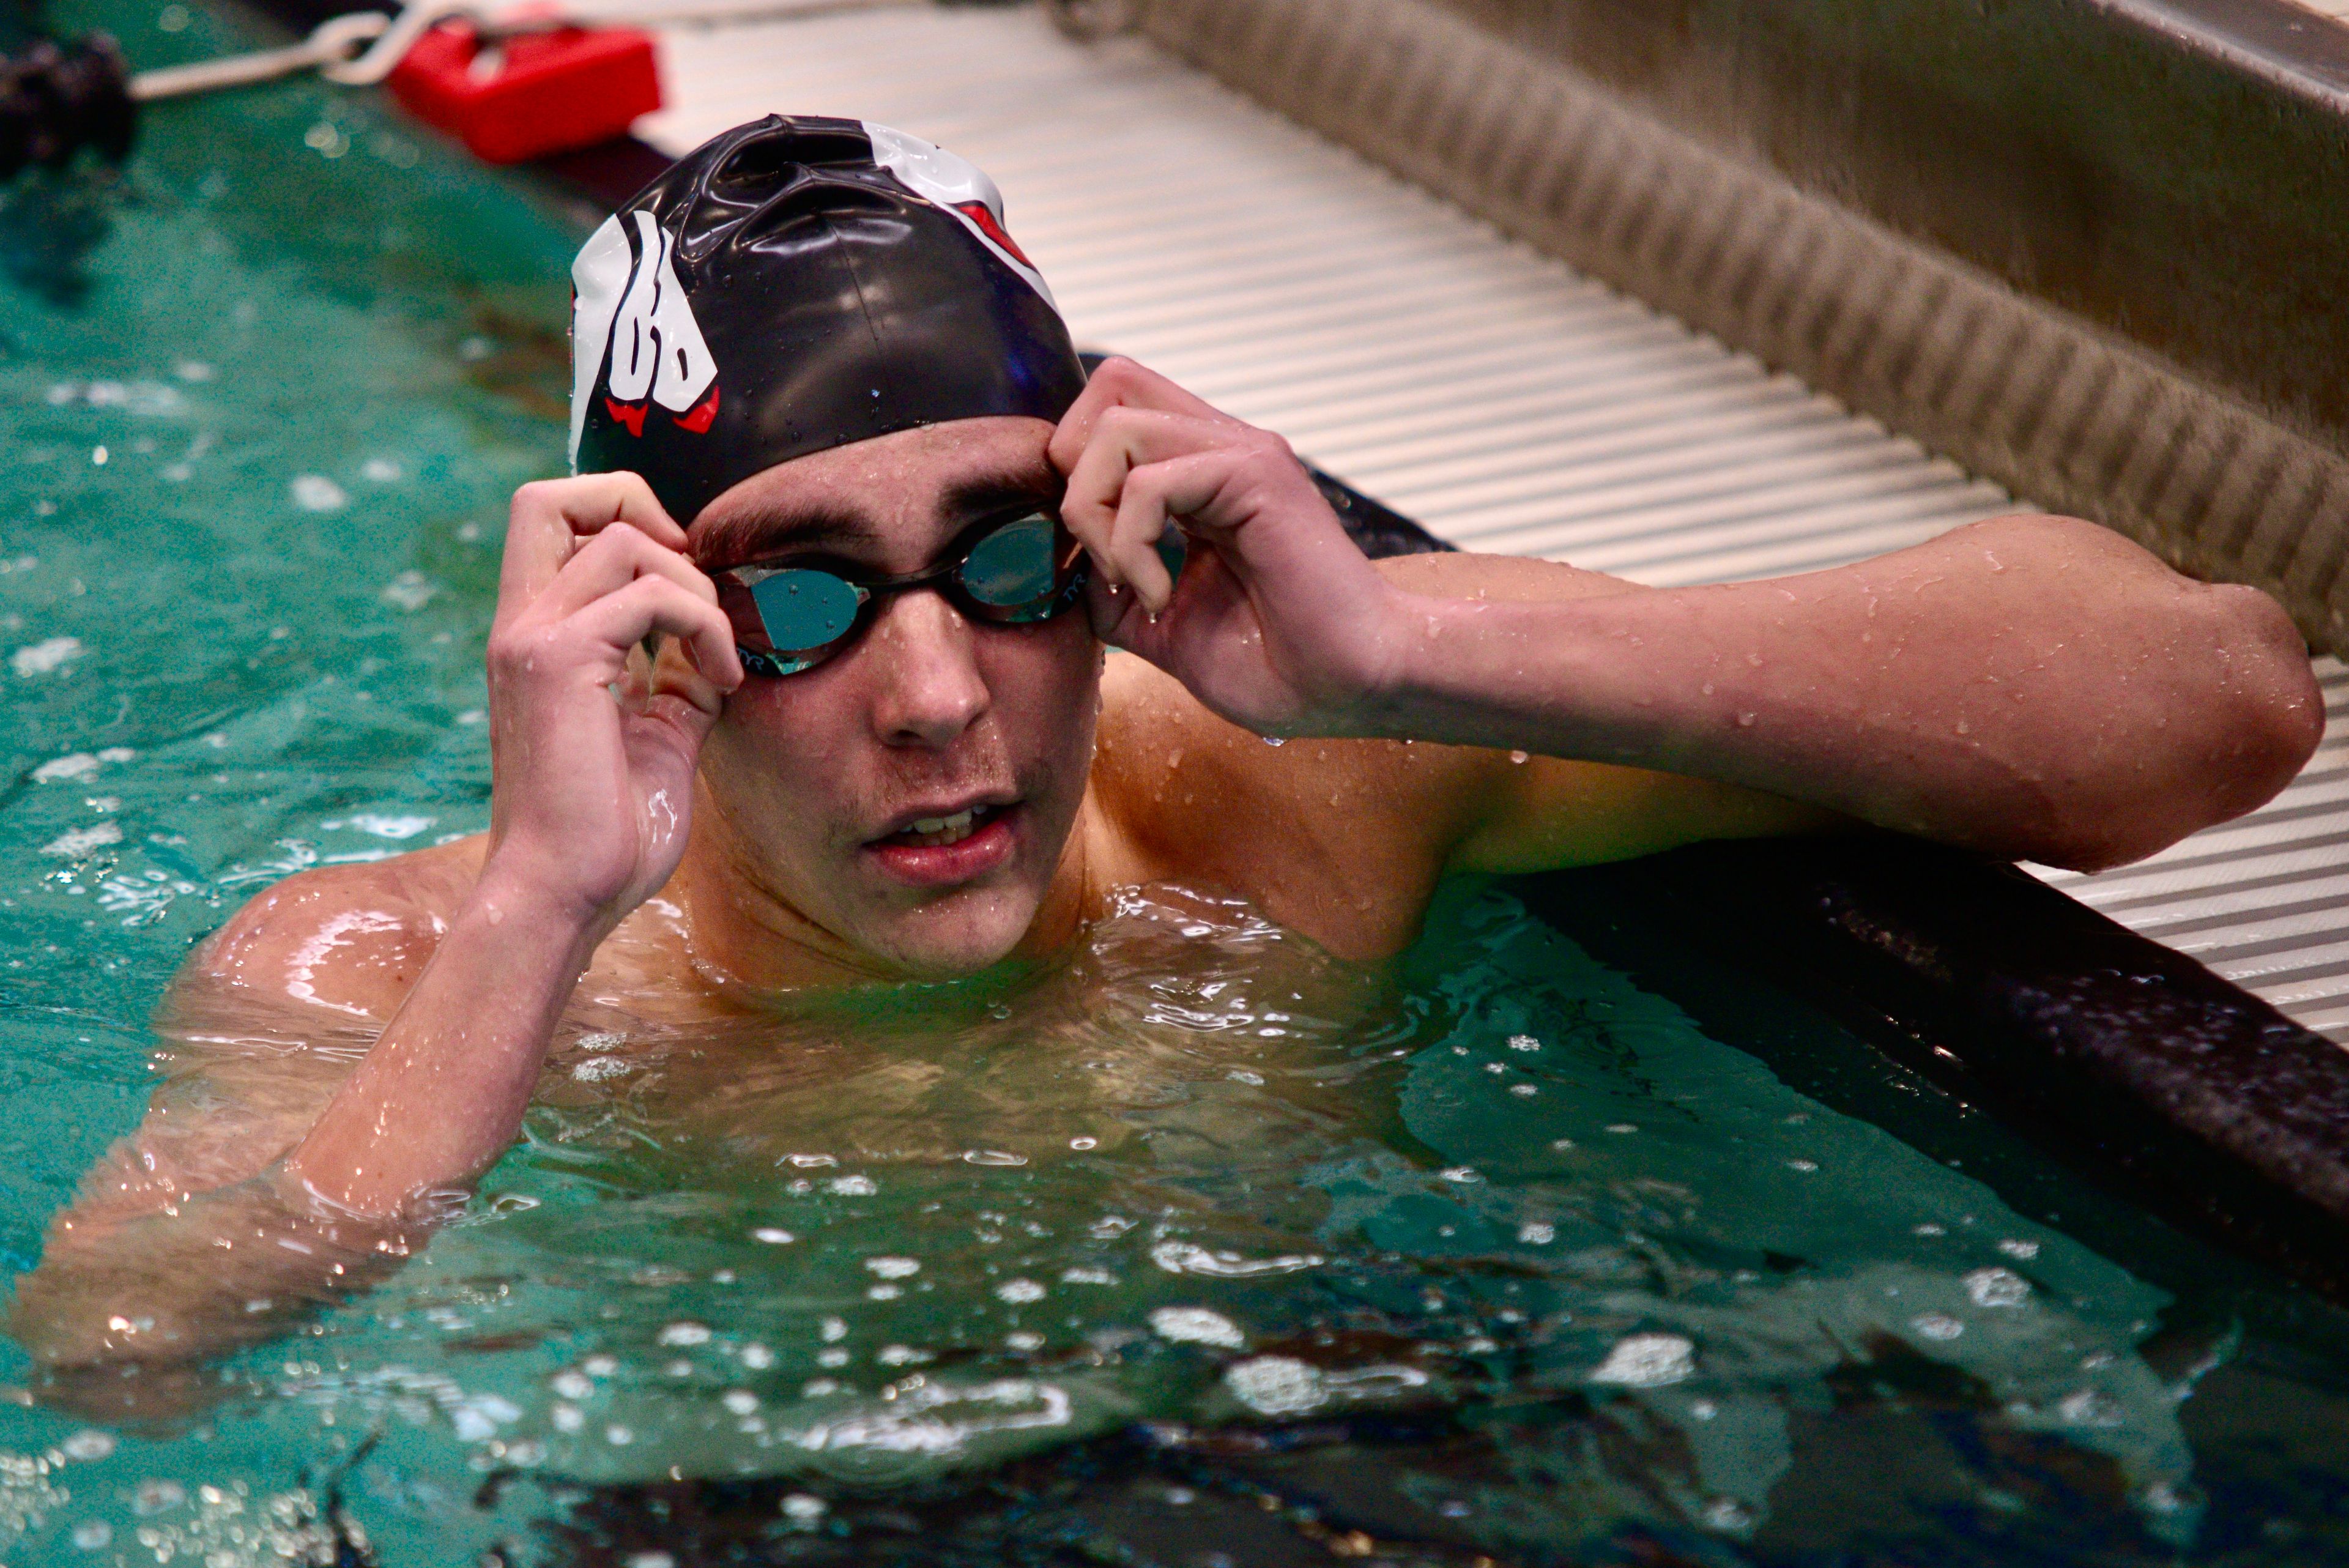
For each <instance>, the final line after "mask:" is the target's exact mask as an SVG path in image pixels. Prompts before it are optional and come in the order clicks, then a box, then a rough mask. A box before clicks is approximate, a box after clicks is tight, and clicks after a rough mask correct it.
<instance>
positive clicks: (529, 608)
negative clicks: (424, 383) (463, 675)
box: [483, 473, 742, 940]
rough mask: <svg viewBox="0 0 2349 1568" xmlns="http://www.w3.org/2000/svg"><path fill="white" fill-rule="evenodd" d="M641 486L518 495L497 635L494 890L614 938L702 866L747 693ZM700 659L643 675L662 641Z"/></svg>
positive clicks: (593, 485)
mask: <svg viewBox="0 0 2349 1568" xmlns="http://www.w3.org/2000/svg"><path fill="white" fill-rule="evenodd" d="M684 547H685V530H684V529H682V528H680V527H678V525H677V524H676V523H675V522H674V521H672V520H671V519H670V517H669V516H668V514H667V513H666V512H664V511H663V510H662V509H661V505H660V504H659V503H658V502H657V501H656V500H654V499H653V493H652V491H651V489H650V487H649V486H647V484H646V483H645V482H644V481H643V480H641V479H639V478H638V477H636V475H635V474H633V473H595V474H583V475H581V476H579V477H578V478H575V479H557V480H547V481H543V482H541V483H535V484H526V485H523V487H522V488H521V489H520V490H518V491H516V492H515V493H514V498H513V509H512V521H511V522H510V523H509V524H508V529H507V534H506V551H505V566H504V569H503V572H502V576H501V577H500V580H499V584H498V609H497V618H496V620H495V622H494V623H493V625H492V628H491V631H490V648H489V677H490V753H491V762H492V774H493V777H494V786H493V794H492V806H491V814H490V854H489V858H488V860H487V862H486V863H485V866H484V869H483V882H484V885H485V886H491V885H495V886H508V887H511V886H514V885H516V884H517V883H518V884H519V885H520V886H521V887H522V888H526V889H527V890H528V893H529V894H530V895H531V897H532V898H533V902H536V901H538V900H550V901H552V903H553V905H554V909H556V910H558V911H560V912H561V913H562V914H564V915H570V916H573V917H574V918H575V919H577V920H578V921H579V922H580V923H581V924H582V926H583V929H588V930H590V931H592V932H593V934H594V936H595V939H597V940H600V939H601V937H602V936H603V935H604V934H605V932H607V931H608V930H610V929H611V928H612V927H613V926H614V925H616V924H617V923H618V922H619V920H620V919H622V918H623V917H625V916H626V914H627V913H628V912H629V911H630V910H631V909H635V908H636V906H637V905H638V904H639V903H641V902H643V901H644V899H645V898H647V897H649V896H650V895H651V894H652V893H654V892H655V891H657V889H658V888H660V886H661V884H662V883H664V882H666V881H667V880H668V878H669V875H670V873H671V872H673V871H675V870H676V869H677V864H678V859H679V858H680V857H682V856H683V855H684V853H685V843H686V833H687V828H688V825H689V814H690V809H691V803H692V799H693V774H694V766H695V763H696V762H697V760H698V758H699V756H700V753H701V743H702V742H703V740H704V739H705V738H706V737H707V736H708V735H709V729H710V726H711V725H712V724H714V723H715V722H717V719H718V711H719V704H720V702H721V701H722V700H723V698H724V695H725V693H727V692H729V691H732V690H733V689H734V688H735V687H737V686H739V685H740V684H741V682H742V665H741V660H740V658H739V657H738V656H737V655H736V653H735V651H734V634H733V631H732V630H731V628H730V627H729V626H728V624H727V621H726V617H725V615H724V614H723V613H722V612H721V611H720V610H719V607H718V590H717V588H716V587H713V586H712V585H711V583H710V581H709V577H708V576H705V575H703V573H702V572H701V570H700V569H699V568H698V567H697V566H694V565H693V563H692V562H690V561H688V559H686V557H685V556H684V555H683V554H682V553H681V552H682V551H683V549H684ZM654 633H661V634H664V635H666V636H667V637H670V638H673V639H677V642H678V645H679V646H680V647H681V648H682V649H684V652H685V654H686V657H684V658H678V657H673V656H672V657H665V658H662V659H657V660H654V661H649V662H648V661H647V659H644V658H643V657H641V656H637V657H636V658H634V659H632V658H631V655H634V654H636V653H637V649H638V647H639V645H640V644H642V643H643V642H644V641H645V639H647V637H649V636H651V635H652V634H654Z"/></svg>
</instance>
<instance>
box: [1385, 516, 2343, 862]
mask: <svg viewBox="0 0 2349 1568" xmlns="http://www.w3.org/2000/svg"><path fill="white" fill-rule="evenodd" d="M1455 563H1456V564H1455ZM1383 575H1384V576H1386V578H1387V580H1388V582H1389V583H1390V584H1392V586H1393V587H1396V588H1398V589H1400V590H1402V592H1401V596H1400V598H1399V600H1398V602H1397V603H1396V604H1395V605H1394V607H1393V609H1394V617H1393V620H1392V627H1393V628H1394V629H1393V632H1392V642H1391V647H1392V659H1391V660H1390V661H1389V662H1388V664H1387V666H1386V668H1385V669H1384V670H1383V671H1382V672H1381V678H1380V679H1379V680H1378V682H1377V683H1376V687H1375V690H1374V691H1371V692H1368V693H1366V694H1365V696H1366V698H1367V702H1366V707H1367V708H1368V709H1369V710H1370V711H1371V716H1370V717H1369V718H1368V720H1367V722H1365V723H1364V724H1363V726H1362V727H1363V728H1365V729H1368V730H1370V731H1371V732H1386V733H1404V734H1416V735H1419V736H1422V737H1426V738H1432V739H1440V740H1444V741H1447V742H1455V743H1461V744H1466V745H1475V746H1487V747H1508V748H1516V749H1520V750H1524V751H1527V752H1531V753H1540V754H1543V755H1547V756H1551V757H1560V758H1574V759H1580V760H1583V761H1586V762H1600V763H1620V764H1626V765H1628V766H1630V767H1633V768H1638V769H1642V770H1655V771H1660V772H1661V773H1664V774H1671V775H1675V776H1677V777H1679V778H1682V779H1685V780H1688V781H1691V784H1679V785H1674V784H1663V783H1661V782H1658V783H1654V784H1646V785H1642V786H1640V787H1641V789H1642V790H1643V791H1644V792H1645V793H1646V794H1649V795H1650V797H1651V809H1652V811H1653V812H1654V813H1655V814H1656V820H1655V822H1654V824H1653V826H1654V828H1655V829H1657V830H1659V831H1661V832H1662V833H1663V834H1664V835H1665V836H1669V837H1671V838H1675V839H1678V838H1682V837H1707V836H1730V835H1737V834H1747V833H1752V832H1755V831H1786V830H1791V829H1795V828H1799V827H1801V826H1812V825H1816V824H1819V823H1821V822H1823V821H1827V820H1832V819H1834V818H1835V817H1838V816H1839V817H1842V818H1846V819H1857V820H1858V821H1862V822H1867V823H1870V824H1873V825H1875V826H1879V827H1887V828H1891V829H1894V830H1897V831H1899V832H1904V833H1910V834H1916V835H1920V836H1926V837H1930V838H1936V839H1940V840H1942V841H1944V842H1948V843H1953V844H1958V845H1961V846H1967V847H1971V848H1976V849H1981V850H1984V851H1987V852H1989V853H1992V854H1994V855H1998V856H2001V857H2010V858H2018V859H2023V858H2027V859H2032V860H2036V861H2040V862H2043V863H2045V864H2049V865H2056V866H2068V867H2081V868H2094V867H2103V866H2110V865H2116V864H2119V863H2121V862H2124V861H2127V860H2132V859H2136V858H2137V857H2142V856H2145V855H2148V854H2151V853H2153V852H2154V851H2155V850H2157V849H2159V848H2161V847H2163V846H2167V845H2168V844H2170V843H2172V842H2174V841H2176V840H2177V839H2178V838H2180V837H2183V836H2185V835H2187V834H2189V833H2191V832H2193V831H2195V830H2196V829H2198V828H2200V827H2203V826H2208V825H2209V824H2211V823H2214V822H2220V821H2224V820H2226V819H2227V818H2229V817H2231V816H2235V815H2240V814H2241V813H2243V812H2245V811H2248V810H2250V809H2251V808H2252V807H2253V806H2256V805H2259V804H2261V802H2263V801H2265V800H2267V799H2268V798H2269V797H2270V796H2271V795H2272V794H2274V793H2275V792H2276V791H2277V790H2278V789H2281V788H2282V786H2283V785H2284V784H2286V783H2288V782H2289V781H2290V780H2291V778H2292V775H2293V774H2294V773H2296V772H2297V771H2298V769H2299V768H2300V766H2301V765H2302V763H2304V762H2305V761H2306V760H2307V758H2308V756H2309V754H2310V753H2311V752H2312V751H2313V748H2314V746H2315V743H2316V741H2317V739H2318V737H2319V735H2320V734H2321V732H2322V726H2323V707H2322V701H2321V698H2320V696H2319V693H2318V691H2317V690H2316V686H2315V682H2314V680H2313V676H2312V674H2311V673H2310V670H2309V665H2308V659H2307V655H2306V651H2305V649H2303V647H2302V643H2301V641H2300V639H2299V636H2298V634H2297V633H2296V632H2295V631H2294V629H2293V628H2292V624H2291V622H2290V620H2289V619H2288V618H2286V617H2285V616H2284V614H2283V612H2282V610H2281V609H2280V608H2278V607H2277V606H2276V605H2275V604H2274V602H2273V601H2272V600H2271V599H2269V598H2267V597H2265V596H2264V595H2262V594H2260V593H2258V592H2256V591H2255V590H2253V589H2250V588H2244V587H2223V586H2220V587H2213V586H2210V585H2206V584H2201V583H2197V582H2194V581H2192V580H2190V579H2189V578H2186V577H2183V576H2178V574H2177V573H2174V572H2172V571H2170V570H2169V568H2168V567H2167V566H2163V565H2162V564H2161V563H2160V562H2159V561H2158V560H2156V559H2155V558H2154V557H2153V556H2150V555H2148V554H2147V553H2146V552H2145V551H2143V550H2141V549H2139V548H2137V546H2136V545H2131V544H2129V543H2127V541H2126V540H2123V539H2121V538H2120V537H2119V536H2118V535H2115V534H2112V533H2110V532H2109V531H2107V530H2106V529H2103V528H2100V527H2097V526H2095V525H2094V524H2087V523H2083V522H2079V521H2077V520H2075V519H2068V518H2057V517H2032V516H2017V517H2006V518H1998V519H1994V520H1992V521H1990V522H1986V523H1980V524H1972V525H1971V526H1969V527H1965V528H1961V529H1957V530H1955V531H1953V532H1951V533H1950V534H1947V535H1942V536H1941V537H1940V538H1938V539H1935V540H1932V541H1930V542H1929V543H1927V544H1924V545H1918V546H1916V547H1914V548H1912V549H1909V550H1903V551H1900V552H1898V553H1896V554H1894V555H1890V556H1881V557H1878V558H1877V559H1875V560H1871V561H1867V562H1862V563H1859V564H1857V565H1855V566H1844V567H1838V568H1836V569H1834V570H1830V571H1824V572H1815V573H1810V574H1807V575H1806V576H1797V577H1788V578H1780V579H1775V580H1769V581H1763V582H1754V583H1739V584H1730V585H1724V586H1720V587H1699V588H1680V589H1646V588H1638V587H1631V586H1630V585H1610V586H1609V587H1604V588H1601V587H1598V586H1596V585H1594V584H1593V583H1592V582H1591V580H1590V579H1591V576H1592V575H1591V574H1587V573H1573V572H1571V570H1570V568H1560V567H1555V566H1547V565H1545V564H1542V563H1537V562H1520V561H1511V562H1506V563H1503V562H1495V561H1493V560H1492V559H1491V558H1482V559H1480V558H1477V557H1464V558H1461V557H1454V558H1450V559H1444V558H1436V557H1421V558H1418V559H1416V560H1414V561H1412V562H1404V563H1393V564H1391V565H1390V566H1389V567H1388V568H1387V569H1386V570H1385V572H1384V573H1383ZM1480 594H1481V596H1482V597H1478V596H1479V595H1480ZM1487 771H1488V772H1489V773H1491V774H1493V776H1494V777H1495V778H1497V779H1500V780H1502V781H1503V782H1502V783H1501V784H1500V786H1499V790H1498V793H1497V794H1496V795H1495V805H1496V809H1495V811H1494V812H1492V813H1491V814H1489V815H1487V817H1486V819H1485V823H1484V824H1483V826H1481V827H1480V829H1479V831H1478V833H1477V835H1476V836H1474V837H1473V838H1472V839H1471V840H1470V841H1468V842H1467V843H1466V844H1465V845H1464V850H1463V853H1464V856H1465V857H1467V858H1468V859H1469V860H1470V861H1471V862H1490V861H1500V862H1503V863H1510V862H1522V861H1524V860H1525V859H1526V858H1527V857H1528V856H1529V855H1530V856H1531V857H1533V858H1539V857H1540V856H1539V846H1540V844H1541V841H1542V840H1543V839H1545V838H1546V837H1547V836H1551V835H1553V834H1555V833H1556V832H1557V822H1558V820H1559V815H1560V813H1559V812H1558V810H1557V805H1556V804H1555V803H1553V802H1551V801H1548V800H1547V799H1545V795H1546V794H1547V793H1548V792H1547V791H1546V790H1545V789H1544V788H1543V787H1542V785H1543V783H1544V782H1545V781H1544V780H1543V778H1542V776H1541V775H1539V774H1534V775H1528V776H1527V777H1526V779H1524V780H1522V781H1520V782H1518V783H1516V784H1511V783H1510V782H1508V781H1507V775H1506V773H1505V772H1503V771H1502V770H1500V769H1498V768H1496V767H1491V766H1489V765H1488V767H1487ZM1553 776H1554V775H1553ZM1692 786H1696V787H1692ZM1704 786H1710V787H1709V788H1708V787H1704ZM1771 798H1775V800H1776V801H1777V802H1779V803H1783V804H1781V805H1776V806H1773V805H1771V804H1769V801H1770V799H1771ZM1716 812H1717V813H1719V814H1720V815H1719V819H1718V827H1717V829H1708V827H1707V820H1706V819H1707V818H1708V816H1709V815H1712V814H1713V813H1716ZM1639 815H1640V814H1639V812H1638V811H1634V812H1632V813H1631V814H1630V815H1621V814H1619V820H1620V821H1622V822H1623V823H1624V824H1625V825H1626V826H1636V824H1637V822H1638V820H1639ZM1774 815H1776V816H1777V818H1778V820H1777V821H1775V822H1774V821H1773V817H1774Z"/></svg>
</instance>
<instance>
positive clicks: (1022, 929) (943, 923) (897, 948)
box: [859, 888, 1041, 982]
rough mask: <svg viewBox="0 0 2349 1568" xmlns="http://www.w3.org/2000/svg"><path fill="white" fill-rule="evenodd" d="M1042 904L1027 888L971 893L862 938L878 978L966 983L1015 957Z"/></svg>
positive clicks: (985, 889) (945, 901)
mask: <svg viewBox="0 0 2349 1568" xmlns="http://www.w3.org/2000/svg"><path fill="white" fill-rule="evenodd" d="M1040 902H1041V900H1040V899H1039V898H1036V897H1034V896H1033V895H1032V894H1031V893H1030V892H1029V891H1028V890H1026V889H1015V888H972V889H969V890H968V891H967V892H965V893H962V894H960V895H958V896H956V897H953V898H947V899H944V900H941V901H940V902H939V903H936V904H932V905H928V906H926V907H925V908H923V909H917V910H914V911H912V912H910V913H908V914H905V915H904V916H901V917H900V918H898V919H895V920H893V921H891V922H890V923H889V926H888V928H887V929H885V930H877V931H874V930H868V931H865V932H863V933H860V936H859V945H860V946H862V947H863V948H864V950H865V951H866V952H867V953H869V954H870V955H871V956H872V957H873V959H874V961H876V962H875V967H876V969H878V970H879V971H882V976H881V977H882V978H885V979H886V980H890V981H900V982H903V981H915V982H928V981H952V980H968V979H970V978H971V977H972V976H974V975H979V974H984V973H986V972H987V971H988V970H991V969H995V968H997V967H998V966H999V965H1001V964H1002V963H1004V962H1005V961H1008V960H1009V959H1011V958H1012V957H1013V956H1014V955H1016V954H1017V953H1018V952H1019V949H1020V946H1021V944H1022V942H1023V940H1025V939H1026V937H1027V936H1028V932H1029V928H1030V926H1031V925H1032V924H1033V923H1034V921H1035V918H1036V911H1037V909H1038V908H1039V907H1040Z"/></svg>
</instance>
